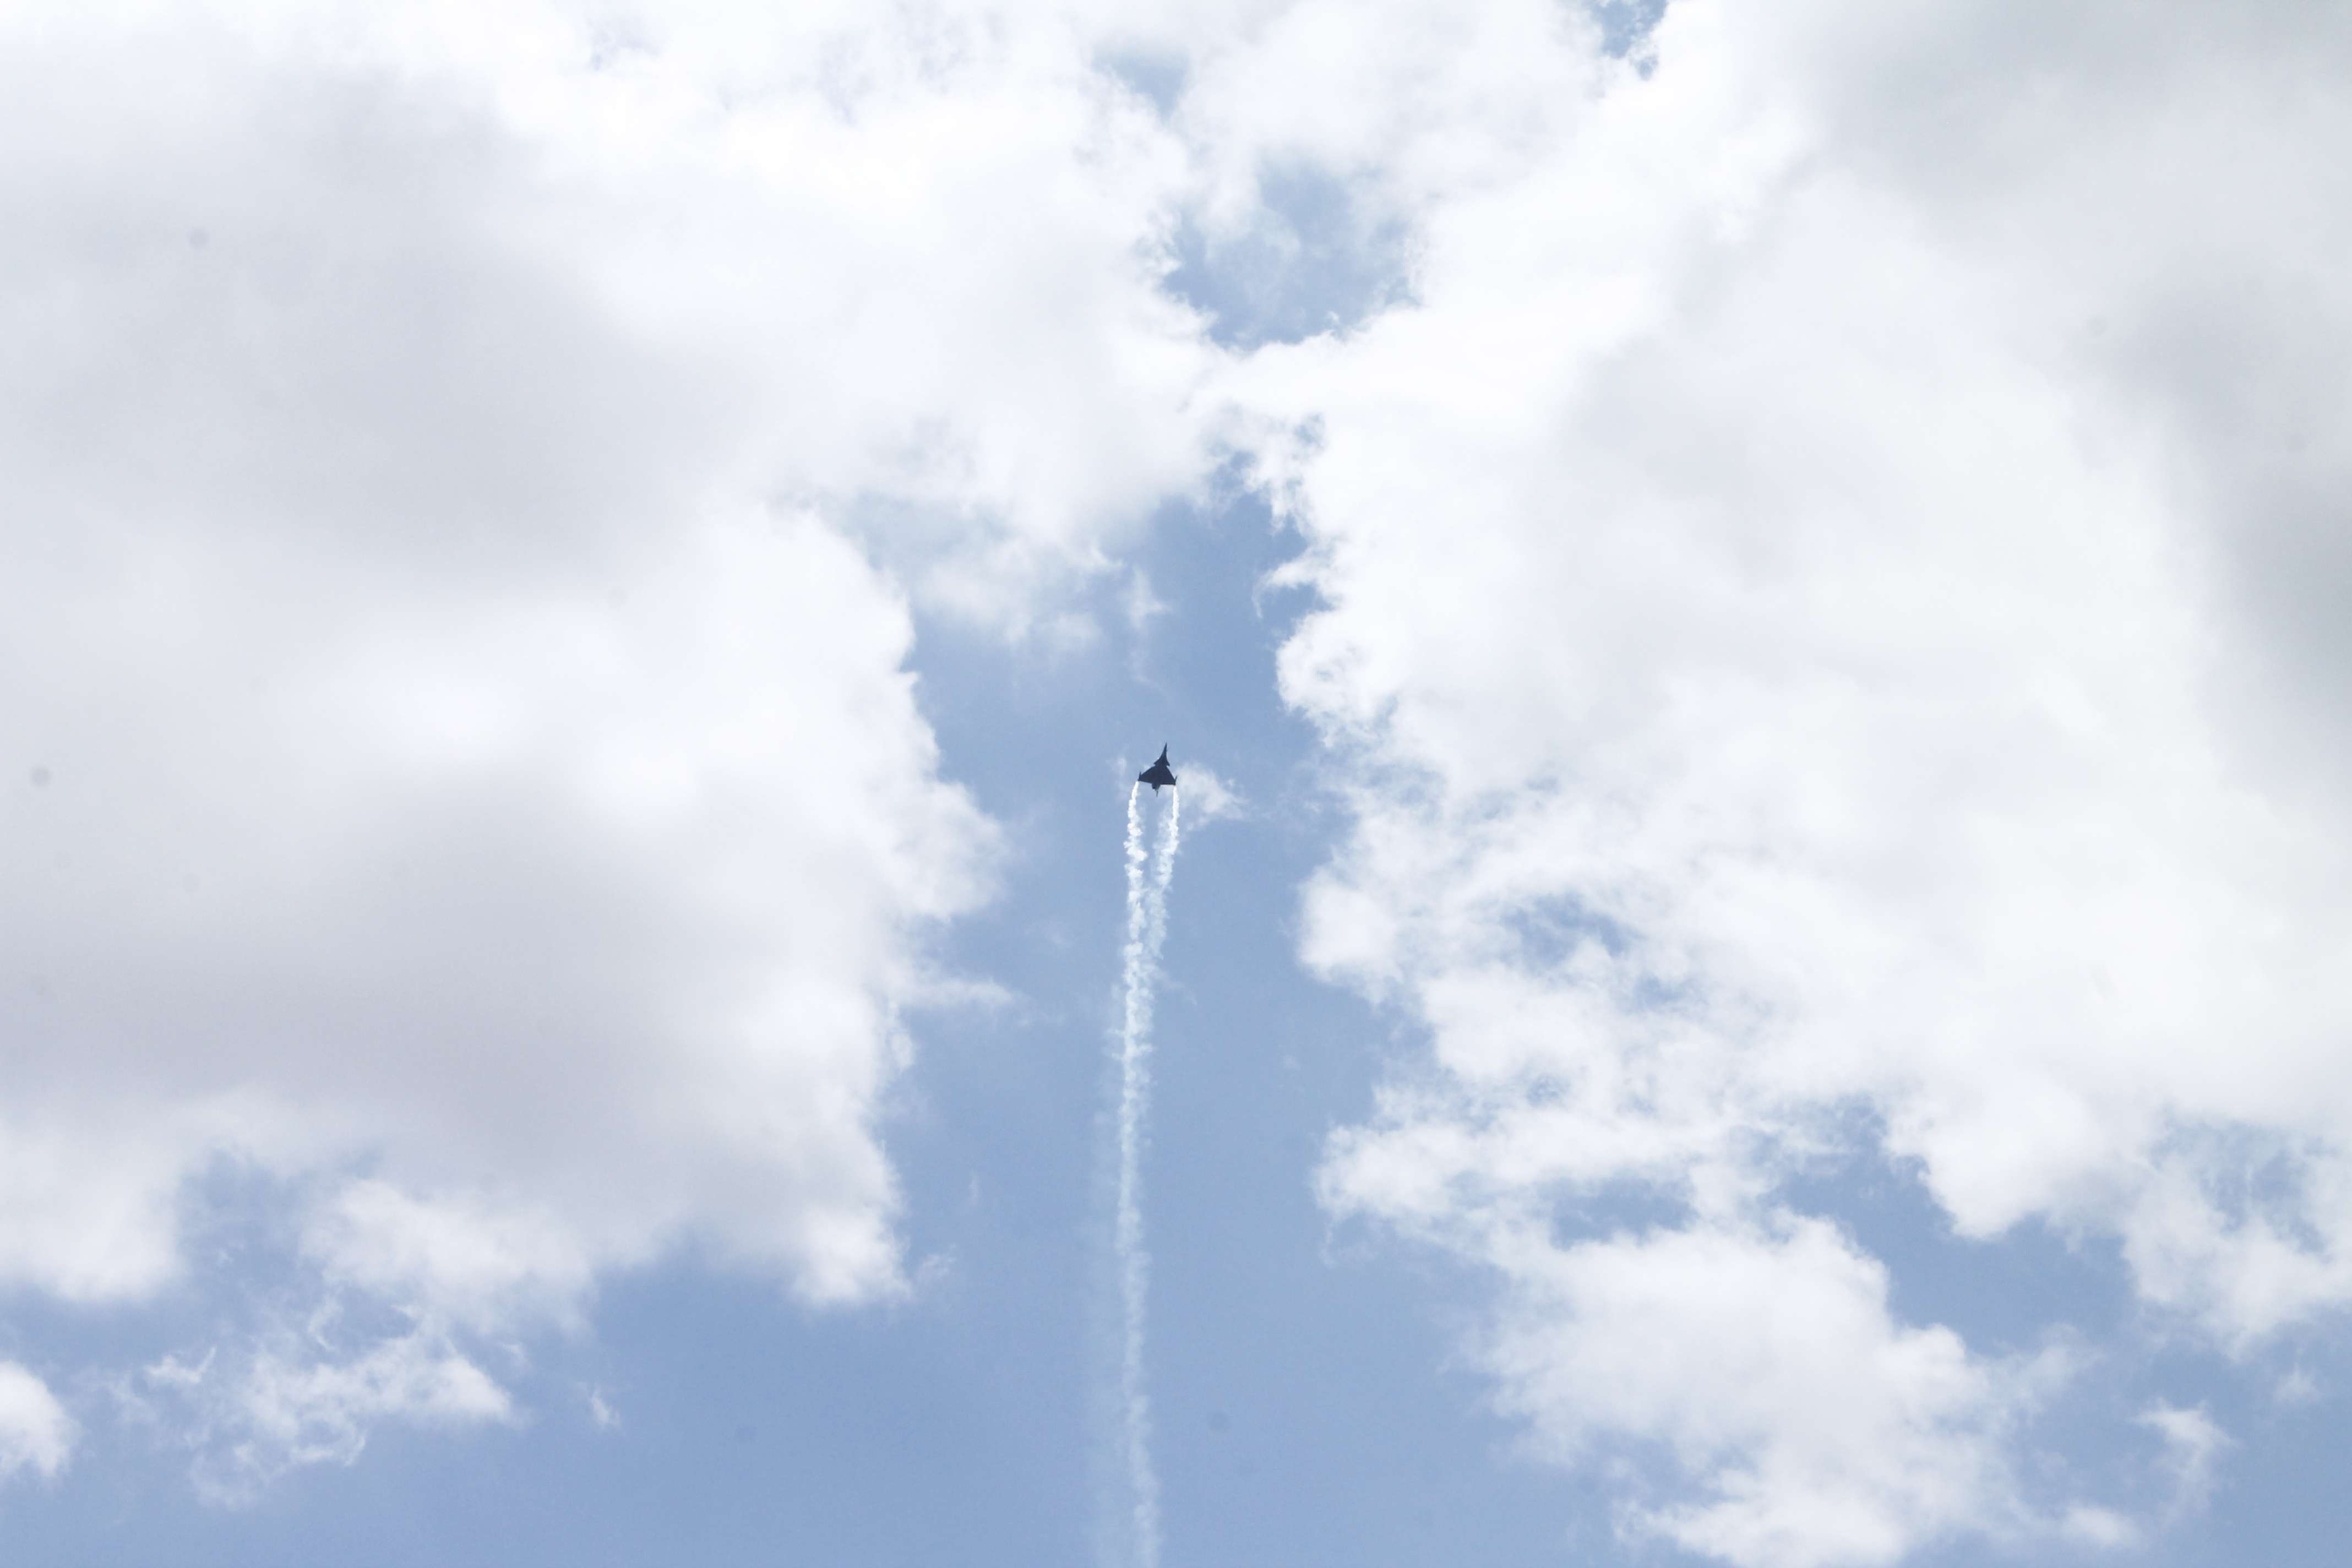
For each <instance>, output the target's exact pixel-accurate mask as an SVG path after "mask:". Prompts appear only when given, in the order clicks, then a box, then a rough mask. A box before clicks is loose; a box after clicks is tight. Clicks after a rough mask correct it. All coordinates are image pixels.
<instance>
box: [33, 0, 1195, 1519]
mask: <svg viewBox="0 0 2352 1568" xmlns="http://www.w3.org/2000/svg"><path fill="white" fill-rule="evenodd" d="M0 105H5V107H0V146H5V149H6V152H5V154H0V199H5V204H6V205H7V206H8V208H9V210H10V211H12V212H14V213H16V214H18V215H20V216H21V218H22V220H23V221H22V227H23V229H24V232H25V234H26V237H27V238H26V243H24V244H22V245H17V246H14V247H11V248H10V250H9V252H8V255H7V257H6V258H5V261H0V320H5V321H7V322H8V323H9V328H8V335H9V340H10V351H9V353H7V354H6V355H5V356H0V413H4V414H5V418H0V475H5V479H0V516H5V518H6V519H7V521H6V522H5V524H0V732H5V734H6V735H7V736H8V737H9V741H8V742H7V743H8V745H9V747H10V748H11V751H10V754H9V757H8V758H7V759H6V760H5V780H0V948H5V952H7V953H8V955H9V958H8V970H7V973H5V975H0V1033H5V1037H6V1038H7V1040H8V1042H9V1049H8V1051H7V1053H6V1056H5V1067H0V1117H5V1123H6V1129H7V1134H8V1135H7V1137H6V1138H5V1140H0V1150H5V1154H0V1222H5V1223H0V1279H5V1281H6V1282H7V1283H9V1284H11V1285H12V1286H15V1287H19V1288H23V1287H30V1288H34V1289H41V1290H45V1291H47V1292H50V1293H52V1294H54V1295H56V1296H58V1297H60V1298H63V1299H66V1300H74V1301H95V1300H140V1299H152V1297H153V1296H154V1295H155V1293H156V1292H158V1291H159V1290H160V1289H163V1287H164V1286H165V1285H167V1284H168V1283H170V1282H171V1281H173V1280H174V1279H183V1278H184V1277H185V1276H186V1275H187V1274H188V1273H189V1272H191V1271H192V1270H197V1269H207V1268H213V1267H215V1263H214V1260H212V1259H211V1258H205V1257H199V1256H195V1255H193V1254H192V1253H191V1251H190V1248H189V1247H188V1245H187V1237H186V1236H185V1235H184V1230H183V1225H184V1219H185V1216H186V1214H187V1212H188V1209H189V1205H190V1204H191V1203H192V1202H193V1201H194V1200H193V1199H192V1198H191V1195H190V1194H191V1193H192V1190H193V1189H192V1188H191V1186H190V1184H191V1182H192V1180H193V1179H194V1177H196V1176H198V1175H199V1174H202V1173H207V1172H213V1171H229V1172H244V1173H254V1174H256V1175H257V1177H258V1178H259V1179H258V1181H257V1183H256V1184H255V1188H256V1190H266V1191H267V1192H268V1193H270V1194H276V1195H278V1197H281V1198H283V1199H284V1200H285V1201H287V1202H289V1203H291V1204H293V1205H296V1207H297V1209H298V1213H297V1214H296V1215H295V1219H296V1222H297V1224H296V1226H295V1229H296V1230H297V1232H298V1233H299V1238H300V1240H299V1247H300V1253H301V1261H302V1262H303V1263H304V1264H305V1265H306V1267H307V1273H306V1275H305V1277H304V1278H305V1279H306V1282H307V1283H306V1288H307V1289H310V1291H312V1292H313V1293H314V1296H315V1299H316V1300H317V1301H318V1302H320V1303H323V1304H324V1309H336V1310H340V1309H341V1308H342V1307H344V1306H346V1305H348V1306H349V1307H350V1309H351V1312H352V1316H351V1319H350V1321H352V1322H361V1321H374V1320H373V1319H370V1318H369V1316H368V1313H367V1312H366V1311H364V1310H362V1307H364V1306H365V1305H366V1304H368V1303H373V1305H374V1308H375V1309H376V1316H377V1318H381V1319H383V1321H390V1322H393V1323H394V1324H395V1325H397V1326H396V1328H395V1329H394V1330H389V1331H382V1332H378V1333H377V1334H375V1335H374V1337H373V1338H370V1337H369V1336H368V1335H367V1334H365V1333H362V1332H360V1331H358V1330H356V1329H353V1330H351V1331H349V1332H348V1333H347V1334H346V1336H345V1337H344V1338H343V1339H341V1340H339V1341H338V1342H337V1344H336V1345H335V1347H334V1348H332V1349H329V1348H327V1347H325V1346H322V1345H320V1344H317V1343H313V1342H310V1341H308V1340H306V1339H304V1338H303V1337H301V1336H299V1335H298V1336H293V1337H292V1338H286V1339H282V1340H270V1341H269V1342H268V1347H267V1348H265V1349H264V1350H255V1349H253V1348H252V1347H247V1352H236V1347H234V1346H231V1347H229V1348H228V1350H227V1351H225V1352H224V1354H229V1355H231V1359H232V1360H234V1359H235V1355H236V1354H237V1353H243V1354H246V1356H247V1361H248V1362H249V1363H250V1364H249V1370H248V1371H247V1372H246V1373H239V1374H238V1375H237V1376H236V1377H235V1378H230V1379H227V1381H226V1383H224V1382H223V1379H224V1378H226V1373H216V1374H215V1379H214V1381H213V1383H212V1384H209V1385H208V1387H209V1388H210V1389H211V1390H213V1392H210V1393H208V1394H206V1398H207V1400H209V1401H212V1403H211V1404H210V1405H207V1406H206V1408H208V1409H209V1410H211V1411H212V1415H210V1416H209V1417H208V1418H207V1419H208V1420H209V1421H210V1422H211V1423H212V1429H213V1430H215V1431H216V1432H220V1433H226V1434H230V1436H227V1437H225V1438H223V1439H222V1441H223V1442H224V1443H226V1445H227V1447H226V1448H222V1449H219V1450H218V1451H219V1452H221V1453H226V1454H227V1455H228V1456H229V1458H227V1459H226V1460H222V1461H221V1462H222V1463H223V1464H226V1467H227V1468H226V1469H225V1470H220V1471H219V1472H218V1475H216V1476H215V1486H216V1488H217V1489H226V1490H231V1491H233V1490H235V1489H236V1488H238V1487H241V1486H244V1485H246V1484H247V1483H248V1482H251V1483H255V1484H257V1483H258V1481H260V1480H262V1479H267V1478H268V1476H269V1475H271V1474H274V1473H276V1472H277V1471H278V1469H281V1468H284V1467H285V1466H287V1465H290V1464H299V1463H304V1462H311V1461H315V1460H319V1459H347V1458H350V1457H351V1456H352V1455H353V1454H355V1453H356V1452H357V1451H358V1447H359V1445H360V1444H361V1443H362V1441H363V1437H364V1433H365V1430H366V1428H367V1426H368V1425H369V1424H370V1423H372V1422H373V1421H376V1420H380V1419H387V1418H400V1419H429V1420H435V1421H443V1420H446V1421H451V1422H463V1421H468V1420H480V1419H498V1418H503V1416H504V1415H505V1414H506V1413H507V1412H508V1410H509V1399H510V1395H509V1394H508V1393H507V1392H506V1391H504V1390H503V1389H501V1388H499V1386H498V1384H496V1383H495V1382H493V1381H492V1380H491V1378H490V1376H489V1374H488V1373H486V1372H485V1371H483V1370H482V1368H481V1367H480V1366H478V1365H477V1364H476V1363H475V1362H474V1361H473V1360H472V1359H470V1354H471V1352H469V1351H468V1350H467V1345H468V1344H469V1343H471V1342H473V1341H475V1340H478V1339H480V1338H482V1337H485V1336H494V1335H505V1334H516V1333H522V1332H526V1331H530V1330H532V1329H534V1328H543V1327H547V1326H553V1325H562V1324H565V1323H570V1322H572V1321H577V1318H578V1314H579V1313H580V1311H581V1310H583V1305H584V1303H585V1301H586V1300H587V1299H588V1297H589V1295H590V1293H591V1291H592V1289H593V1285H594V1283H595V1281H596V1280H597V1279H599V1278H600V1277H601V1276H602V1275H603V1274H604V1273H605V1272H607V1271H609V1270H612V1269H614V1268H628V1267H633V1266H637V1265H642V1264H644V1263H646V1262H647V1261H649V1260H651V1259H653V1258H657V1257H659V1256H661V1255H663V1254H664V1253H665V1252H667V1251H669V1250H671V1249H674V1248H676V1247H680V1246H681V1245H684V1244H686V1243H688V1242H693V1243H695V1244H696V1245H697V1250H698V1256H702V1257H707V1258H715V1259H718V1260H719V1261H722V1262H726V1263H731V1264H734V1265H738V1266H740V1267H743V1268H750V1269H752V1270H755V1271H758V1272H761V1273H763V1274H767V1275H770V1276H772V1277H773V1278H775V1279H778V1280H779V1281H781V1282H782V1284H784V1285H785V1286H786V1287H787V1288H789V1289H791V1290H792V1291H793V1293H794V1294H796V1295H797V1296H799V1297H800V1298H802V1299H803V1300H807V1301H810V1302H814V1303H855V1302H859V1301H866V1300H874V1299H877V1298H880V1297H887V1296H890V1295H894V1294H897V1293H898V1292H901V1291H903V1290H904V1289H906V1288H907V1281H906V1279H905V1270H904V1268H903V1267H902V1262H901V1258H900V1256H899V1244H898V1236H897V1231H896V1219H897V1215H898V1202H899V1200H898V1190H897V1186H896V1184H895V1181H894V1178H893V1176H892V1173H891V1171H890V1168H889V1165H888V1163H887V1158H886V1155H885V1152H884V1149H883V1147H882V1145H881V1142H880V1141H879V1136H878V1131H877V1117H878V1115H879V1110H880V1107H881V1106H882V1104H883V1102H884V1099H885V1097H886V1095H887V1093H888V1091H889V1089H890V1086H891V1084H892V1083H893V1081H894V1079H895V1078H896V1077H897V1075H898V1072H899V1070H900V1068H901V1067H902V1066H903V1064H904V1061H905V1058H906V1055H907V1051H908V1037H907V1033H906V1028H905V1025H904V1016H905V1014H906V1012H907V1010H908V1009H909V1008H911V1007H915V1006H919V1005H930V1004H934V1003H938V1002H940V1001H942V1000H945V999H952V998H955V997H958V996H970V995H975V994H982V993H983V991H984V987H975V986H974V985H971V984H964V983H962V982H961V981H959V980H958V979H957V978H956V977H953V976H943V975H940V974H938V973H934V972H933V969H932V966H931V964H930V963H929V960H928V959H927V957H926V952H927V948H928V943H929V933H930V932H931V931H934V930H935V929H936V928H937V926H938V925H939V923H940V922H941V921H946V920H949V919H951V918H953V917H955V916H957V915H959V914H961V913H962V912H965V911H967V910H971V909H972V908H974V907H975V906H976V905H977V904H978V903H979V902H980V901H981V900H982V899H983V898H984V897H985V896H986V894H987V891H988V888H989V883H990V877H991V868H992V862H993V859H994V858H995V856H996V854H997V852H998V851H997V836H996V833H995V829H994V828H993V826H992V824H990V823H989V822H988V821H987V820H985V819H984V818H983V817H982V815H981V814H980V813H979V812H978V811H977V809H976V808H975V807H974V806H973V805H971V801H970V800H969V798H968V797H967V796H966V795H964V794H963V793H962V792H961V790H960V789H958V788H956V787H954V786H953V785H952V784H950V783H948V782H946V781H945V780H943V779H942V778H941V777H940V766H939V759H938V756H937V751H936V747H935V745H934V743H933V741H932V738H931V735H930V732H929V729H928V727H927V725H926V724H925V723H924V721H923V720H922V718H921V716H920V714H919V711H918V710H917V707H916V704H915V701H914V698H913V692H912V683H911V678H910V676H909V675H908V673H907V670H906V662H907V658H908V650H909V645H910V639H911V636H912V633H911V620H910V613H909V608H908V600H909V598H910V597H913V598H918V599H920V600H923V601H925V602H928V603H929V604H931V605H937V606H940V607H943V608H946V609H949V610H953V611H957V612H960V613H964V614H968V615H970V616H973V617H975V618H977V619H980V620H982V621H983V622H986V623H987V624H989V625H992V626H997V627H999V628H1001V629H1003V630H1004V631H1005V632H1007V633H1008V634H1011V635H1020V634H1021V633H1023V632H1024V628H1033V627H1036V626H1043V627H1045V628H1046V629H1047V631H1048V632H1049V633H1050V632H1051V628H1052V626H1054V625H1056V624H1058V623H1057V622H1056V621H1055V616H1056V615H1058V614H1059V613H1060V612H1059V611H1058V610H1057V609H1056V608H1055V600H1054V598H1053V596H1052V595H1051V593H1050V591H1049V590H1050V588H1051V585H1052V584H1054V583H1055V582H1056V581H1058V580H1059V579H1061V578H1064V577H1066V576H1069V575H1071V574H1089V573H1093V572H1097V571H1099V570H1102V569H1104V567H1105V557H1104V556H1103V554H1102V542H1103V541H1105V540H1106V539H1116V538H1118V536H1119V535H1120V533H1121V531H1123V530H1125V529H1127V528H1129V527H1132V526H1135V525H1137V524H1138V523H1139V520H1140V519H1141V518H1142V517H1143V516H1144V515H1145V514H1146V513H1147V512H1148V510H1149V509H1150V506H1151V505H1152V504H1154V503H1155V502H1156V501H1158V500H1160V498H1161V497H1162V496H1163V495H1164V494H1165V493H1166V492H1168V491H1169V490H1171V489H1181V488H1182V487H1183V486H1185V485H1187V484H1189V483H1191V482H1192V479H1193V476H1194V475H1195V473H1196V471H1197V470H1198V469H1199V468H1200V467H1201V465H1202V461H1203V455H1204V453H1205V451H1206V436H1205V431H1206V428H1207V426H1206V424H1205V416H1204V415H1203V414H1202V412H1201V411H1200V407H1199V406H1196V397H1195V392H1196V387H1197V384H1198V383H1199V381H1200V379H1201V376H1202V373H1203V369H1204V365H1205V361H1204V359H1203V357H1202V355H1203V351H1202V348H1201V346H1200V343H1199V342H1198V337H1197V333H1196V331H1195V325H1196V324H1195V322H1194V321H1193V319H1192V316H1191V315H1190V313H1189V312H1187V311H1186V310H1182V309H1181V308H1180V307H1179V306H1177V305H1175V304H1174V303H1172V302H1171V300H1168V299H1167V298H1166V297H1165V296H1164V295H1163V294H1162V293H1161V292H1160V290H1159V289H1158V287H1157V284H1158V279H1159V269H1160V262H1159V260H1158V259H1157V257H1158V244H1159V239H1160V234H1161V230H1162V228H1163V226H1164V224H1165V221H1166V219H1165V213H1164V206H1165V202H1166V199H1167V193H1168V192H1169V191H1171V190H1172V189H1174V188H1175V186H1176V184H1179V183H1180V182H1181V175H1182V163H1183V161H1182V156H1181V151H1180V150H1178V149H1177V148H1176V146H1175V143H1174V142H1172V140H1171V138H1170V136H1169V133H1168V132H1166V131H1165V130H1164V128H1162V127H1161V125H1160V121H1159V120H1158V118H1157V116H1156V115H1155V114H1153V113H1152V112H1151V111H1150V109H1149V108H1148V106H1146V105H1144V104H1143V103H1142V102H1141V101H1140V100H1138V99H1136V98H1135V97H1134V96H1133V95H1132V94H1130V93H1128V92H1126V91H1125V90H1123V89H1119V88H1118V87H1117V86H1116V84H1115V83H1114V82H1113V81H1112V80H1111V79H1109V78H1108V77H1106V76H1104V75H1102V74H1101V73H1100V72H1098V71H1097V70H1096V69H1095V68H1094V66H1093V62H1092V58H1091V56H1090V53H1089V49H1088V46H1087V40H1086V39H1085V38H1084V37H1080V36H1079V35H1078V34H1076V33H1075V32H1074V31H1072V30H1071V29H1070V28H1069V27H1067V26H1065V25H1064V24H1063V23H1062V22H1061V21H1059V20H1058V19H1056V18H1055V17H1054V16H1052V15H1051V14H1049V13H1045V12H1034V13H1032V12H1024V11H1018V10H1015V11H1011V12H994V11H990V10H986V9H982V8H969V9H960V8H950V9H947V10H941V11H938V12H932V11H928V10H925V11H921V12H920V13H919V14H918V12H917V11H910V10H906V9H903V8H901V9H890V8H882V9H876V8H872V7H866V6H858V5H840V6H835V7H831V8H827V7H824V6H799V7H789V8H786V9H784V10H782V11H779V10H778V9H777V8H775V7H772V6H730V5H687V6H677V7H663V8H660V9H659V10H658V11H656V12H649V13H647V14H645V15H642V16H628V15H625V14H624V13H619V12H610V13H606V12H599V13H596V14H594V15H591V14H589V13H585V12H581V11H578V10H575V9H573V8H571V7H568V6H563V5H531V4H517V5H508V6H499V7H491V8H488V9H485V8H480V7H476V6H471V5H425V6H415V7H404V8H402V9H401V10H399V11H398V12H397V13H394V12H386V11H384V10H383V8H381V7H372V6H364V5H307V6H290V7H258V6H244V5H205V4H199V3H190V4H184V5H160V6H141V5H123V6H111V5H97V6H90V7H79V8H77V9H76V10H75V11H74V12H73V13H72V14H71V15H69V16H64V15H61V16H42V17H39V18H37V19H36V18H34V17H32V16H29V15H19V16H16V17H15V18H14V19H12V20H7V21H0ZM1081 629H1082V628H1081ZM241 1190H242V1189H241ZM324 1309H322V1310H324ZM387 1314H388V1315H387ZM265 1338H267V1336H265ZM195 1359H196V1358H194V1357H193V1356H191V1357H189V1358H186V1361H187V1363H188V1364H194V1362H195ZM175 1364H176V1363H175ZM221 1364H222V1365H227V1364H229V1363H227V1362H224V1363H221ZM223 1387H227V1388H229V1389H230V1390H231V1393H227V1394H223V1393H220V1392H218V1391H219V1390H220V1389H222V1388H223ZM215 1447H218V1446H217V1445H216V1446H215ZM206 1451H207V1453H214V1452H215V1449H207V1450H206ZM215 1458H217V1455H215ZM211 1462H212V1461H211V1460H207V1463H211ZM221 1476H226V1477H227V1478H228V1479H219V1478H220V1477H221Z"/></svg>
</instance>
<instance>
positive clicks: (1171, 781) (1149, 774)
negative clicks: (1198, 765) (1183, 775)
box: [1135, 746, 1176, 795]
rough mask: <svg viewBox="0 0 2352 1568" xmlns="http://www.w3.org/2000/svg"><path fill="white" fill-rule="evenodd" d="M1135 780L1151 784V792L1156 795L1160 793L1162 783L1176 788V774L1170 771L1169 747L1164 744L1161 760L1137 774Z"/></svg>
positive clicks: (1161, 749)
mask: <svg viewBox="0 0 2352 1568" xmlns="http://www.w3.org/2000/svg"><path fill="white" fill-rule="evenodd" d="M1135 782H1136V783H1138V784H1150V786H1151V793H1152V794H1154V795H1158V794H1159V793H1160V785H1161V784H1166V785H1167V786H1168V787H1169V788H1170V789H1174V788H1175V787H1176V775H1175V774H1174V773H1171V772H1169V771H1168V748H1167V747H1165V746H1162V747H1160V760H1159V761H1158V762H1156V763H1152V764H1151V765H1150V767H1148V768H1146V769H1144V770H1143V771H1142V772H1141V773H1138V774H1136V775H1135Z"/></svg>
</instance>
